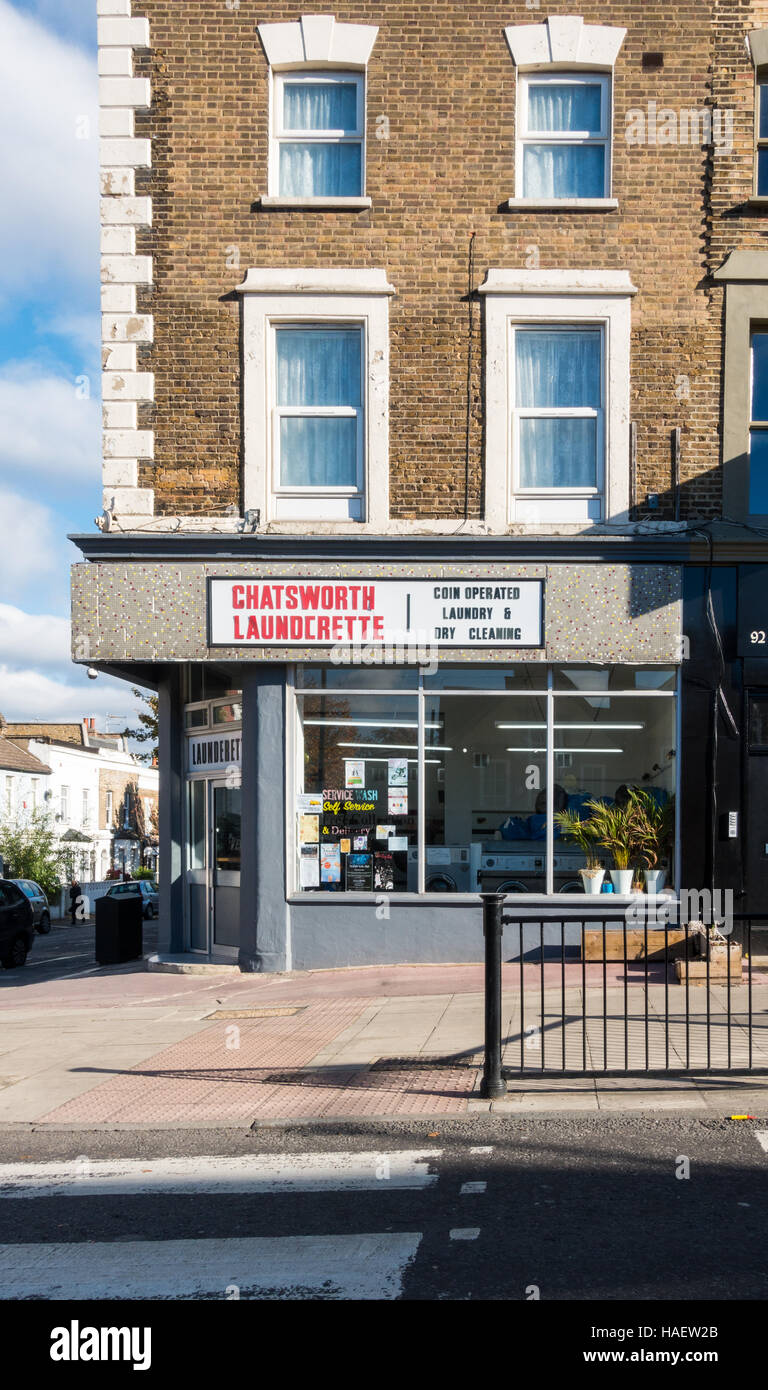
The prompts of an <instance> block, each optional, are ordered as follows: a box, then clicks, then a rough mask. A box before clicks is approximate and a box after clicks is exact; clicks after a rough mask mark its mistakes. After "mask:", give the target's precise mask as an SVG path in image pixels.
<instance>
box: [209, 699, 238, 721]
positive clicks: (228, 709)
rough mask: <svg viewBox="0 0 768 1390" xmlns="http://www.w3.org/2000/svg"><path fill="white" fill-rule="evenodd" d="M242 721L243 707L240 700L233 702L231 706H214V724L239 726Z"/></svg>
mask: <svg viewBox="0 0 768 1390" xmlns="http://www.w3.org/2000/svg"><path fill="white" fill-rule="evenodd" d="M242 721H243V706H242V703H241V701H240V700H234V701H233V702H232V703H231V704H227V705H214V707H213V722H214V724H241V723H242Z"/></svg>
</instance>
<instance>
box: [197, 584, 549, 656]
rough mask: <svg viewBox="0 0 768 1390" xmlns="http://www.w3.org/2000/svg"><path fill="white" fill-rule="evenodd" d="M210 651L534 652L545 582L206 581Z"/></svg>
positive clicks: (538, 640)
mask: <svg viewBox="0 0 768 1390" xmlns="http://www.w3.org/2000/svg"><path fill="white" fill-rule="evenodd" d="M208 624H209V644H210V646H212V647H241V646H242V647H248V646H268V647H279V646H301V647H313V646H315V647H334V646H357V645H378V646H391V645H396V644H403V643H416V642H418V643H428V644H429V645H432V646H438V647H541V646H543V645H544V580H543V579H509V580H499V579H462V580H454V579H448V580H446V579H440V580H437V579H418V580H401V579H327V578H306V579H304V578H302V579H296V578H294V577H289V578H285V579H276V578H274V577H272V576H270V578H268V579H234V578H233V579H209V580H208Z"/></svg>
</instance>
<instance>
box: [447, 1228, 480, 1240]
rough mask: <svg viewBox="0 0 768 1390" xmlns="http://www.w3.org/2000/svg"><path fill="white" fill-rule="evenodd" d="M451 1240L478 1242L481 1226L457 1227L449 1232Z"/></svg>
mask: <svg viewBox="0 0 768 1390" xmlns="http://www.w3.org/2000/svg"><path fill="white" fill-rule="evenodd" d="M448 1234H449V1236H450V1237H451V1240H477V1237H478V1236H479V1234H480V1227H479V1226H457V1227H455V1229H454V1230H452V1231H449V1232H448Z"/></svg>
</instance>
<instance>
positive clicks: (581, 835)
mask: <svg viewBox="0 0 768 1390" xmlns="http://www.w3.org/2000/svg"><path fill="white" fill-rule="evenodd" d="M555 822H556V824H557V825H559V826H560V830H561V832H562V835H563V839H564V840H571V841H572V842H573V844H575V845H578V847H579V849H580V850H581V851H582V853H583V855H584V859H585V861H586V862H585V865H584V868H583V869H579V877H580V878H581V882H582V884H583V887H584V892H585V893H590V894H593V893H599V892H600V889H601V888H602V886H603V879H604V878H605V869H604V868H603V866H602V864H601V863H600V860H599V859H598V856H597V849H596V843H597V836H596V832H595V829H594V824H593V821H592V820H591V819H590V820H582V819H581V816H580V815H579V814H578V812H577V811H557V812H556V813H555Z"/></svg>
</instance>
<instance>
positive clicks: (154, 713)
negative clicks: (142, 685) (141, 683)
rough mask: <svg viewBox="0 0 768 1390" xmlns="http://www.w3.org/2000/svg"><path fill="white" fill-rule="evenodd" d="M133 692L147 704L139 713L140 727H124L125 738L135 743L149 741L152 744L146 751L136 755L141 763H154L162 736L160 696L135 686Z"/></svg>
mask: <svg viewBox="0 0 768 1390" xmlns="http://www.w3.org/2000/svg"><path fill="white" fill-rule="evenodd" d="M131 693H132V694H133V695H135V696H136V699H137V700H141V703H142V704H143V705H144V706H146V708H145V709H143V710H140V711H139V714H138V721H139V726H140V727H139V728H137V729H123V736H124V738H132V739H133V740H134V742H135V743H148V744H149V745H150V746H149V748H148V750H147V751H146V753H137V754H136V756H137V758H138V759H139V762H141V763H150V764H153V763H154V762H155V761H156V759H157V744H158V739H159V736H160V726H159V714H158V705H159V701H158V697H157V695H148V694H147V693H146V691H144V690H139V689H138V688H137V687H136V686H133V688H132V691H131Z"/></svg>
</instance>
